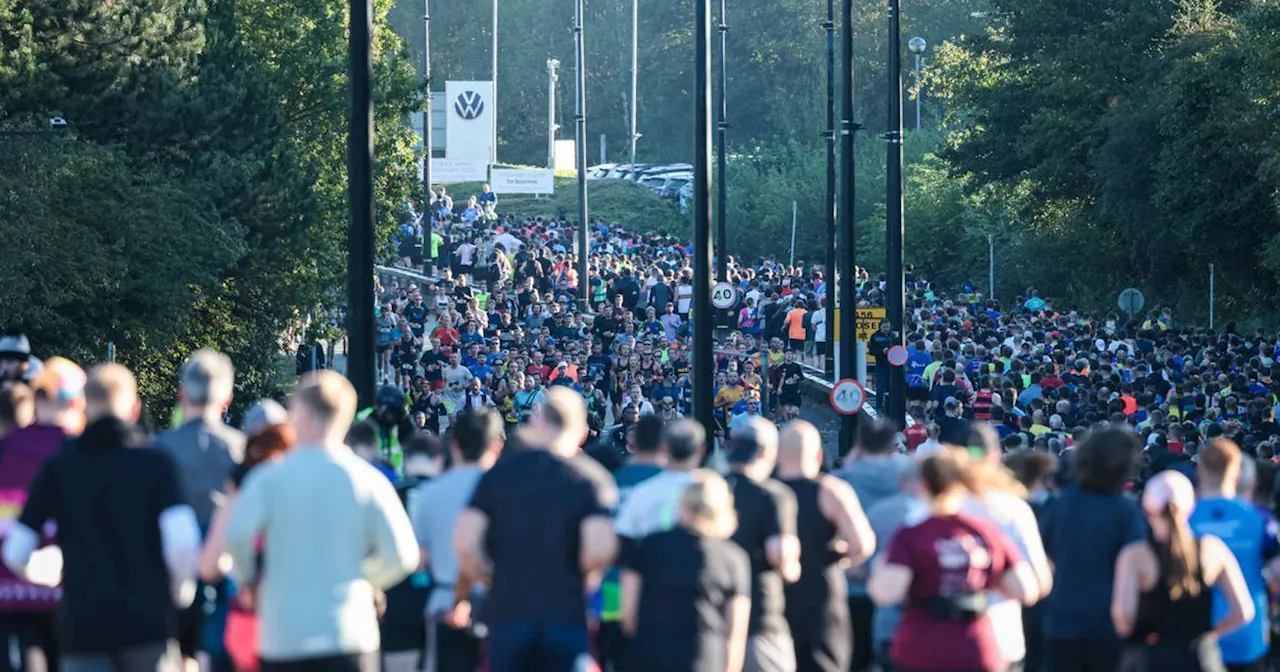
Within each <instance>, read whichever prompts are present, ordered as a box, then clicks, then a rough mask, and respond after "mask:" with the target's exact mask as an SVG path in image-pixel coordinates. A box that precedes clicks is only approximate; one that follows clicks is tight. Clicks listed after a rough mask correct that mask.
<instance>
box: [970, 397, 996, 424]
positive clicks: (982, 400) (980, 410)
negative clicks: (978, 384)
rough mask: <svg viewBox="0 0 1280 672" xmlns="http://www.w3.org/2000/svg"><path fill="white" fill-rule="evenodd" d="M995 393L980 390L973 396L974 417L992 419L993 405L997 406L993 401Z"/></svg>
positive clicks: (985, 419) (982, 419) (984, 419)
mask: <svg viewBox="0 0 1280 672" xmlns="http://www.w3.org/2000/svg"><path fill="white" fill-rule="evenodd" d="M992 396H993V394H992V393H991V392H978V393H977V394H975V395H974V396H973V419H974V420H981V421H983V422H986V421H987V420H990V419H991V407H992V406H995V404H994V403H993V402H992Z"/></svg>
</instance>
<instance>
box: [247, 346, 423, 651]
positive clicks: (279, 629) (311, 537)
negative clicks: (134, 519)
mask: <svg viewBox="0 0 1280 672" xmlns="http://www.w3.org/2000/svg"><path fill="white" fill-rule="evenodd" d="M355 411H356V394H355V390H354V389H352V387H351V384H350V383H348V382H347V381H346V379H344V378H342V377H341V376H339V375H338V374H336V373H333V372H332V371H319V372H316V373H314V374H310V375H308V376H307V377H306V378H304V379H303V380H302V382H300V383H299V385H298V387H297V388H296V389H295V390H294V394H293V401H292V403H291V404H290V409H289V413H290V419H291V421H292V424H293V427H294V431H295V432H296V434H297V447H296V448H294V449H293V450H291V451H290V452H289V453H288V455H287V456H286V457H285V459H284V460H282V461H280V462H279V463H276V464H269V465H260V466H259V467H258V468H257V469H255V473H254V474H253V477H252V478H249V479H247V480H246V481H245V484H244V488H243V489H242V490H241V492H240V495H239V497H238V498H237V501H236V505H235V508H234V510H233V511H232V513H231V518H230V520H229V521H228V523H227V550H228V552H229V553H230V554H231V558H232V560H233V566H234V567H235V571H236V573H237V576H238V577H239V578H240V581H241V583H242V586H243V587H245V589H246V590H253V591H254V593H255V596H258V597H259V598H260V599H258V600H256V602H257V604H258V607H259V613H260V614H261V623H262V631H261V645H260V646H261V655H262V669H263V672H281V671H294V670H303V669H305V670H335V671H338V670H341V671H347V670H364V671H368V670H377V669H379V659H378V658H379V656H378V648H379V638H378V622H377V614H376V611H375V605H374V599H375V591H378V590H383V589H386V588H388V587H390V586H393V585H395V584H396V583H398V582H399V581H400V580H401V579H403V578H405V577H406V576H408V575H409V573H410V572H412V571H413V570H415V569H417V568H418V566H419V564H420V562H419V560H420V553H419V551H418V545H417V543H416V542H415V541H414V538H413V529H412V527H411V525H410V524H409V518H408V516H407V515H405V513H404V509H403V507H402V506H401V505H400V502H399V501H398V500H397V498H396V493H395V488H393V487H392V485H391V483H390V482H389V481H388V480H387V479H386V478H385V477H383V476H382V475H381V474H380V473H378V471H377V470H376V469H374V468H373V467H371V466H370V465H368V464H367V463H365V462H363V461H361V460H360V459H359V458H357V457H356V456H355V455H354V454H352V452H351V450H350V449H348V448H347V447H346V446H345V445H343V443H342V441H343V438H344V437H345V436H346V433H347V430H348V428H349V427H350V423H351V418H352V417H354V416H355ZM259 539H261V540H262V543H261V547H259ZM259 552H261V554H262V557H263V562H262V566H261V568H260V569H259V567H258V566H257V562H256V558H257V557H259ZM259 581H261V584H262V585H261V586H259V585H258V584H259Z"/></svg>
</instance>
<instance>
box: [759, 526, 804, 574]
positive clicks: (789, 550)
mask: <svg viewBox="0 0 1280 672" xmlns="http://www.w3.org/2000/svg"><path fill="white" fill-rule="evenodd" d="M764 556H765V559H766V560H768V561H769V564H770V565H772V566H773V568H774V569H776V570H778V573H779V574H781V575H782V580H783V581H786V582H787V583H795V582H796V581H799V580H800V540H799V539H798V538H796V535H794V534H779V535H775V536H772V537H769V538H768V539H766V540H765V542H764Z"/></svg>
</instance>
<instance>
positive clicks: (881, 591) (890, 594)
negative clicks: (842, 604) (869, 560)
mask: <svg viewBox="0 0 1280 672" xmlns="http://www.w3.org/2000/svg"><path fill="white" fill-rule="evenodd" d="M885 558H886V556H883V555H881V556H880V557H879V558H876V561H875V563H874V568H873V569H872V570H871V577H870V578H868V579H867V596H868V597H870V598H871V601H872V602H875V603H876V605H878V606H881V607H889V606H893V605H895V604H898V603H900V602H902V600H904V599H906V597H907V591H908V590H909V589H910V588H911V581H912V579H913V578H914V576H915V574H914V573H913V572H912V571H911V568H910V567H907V566H906V565H891V564H889V562H888V561H887V560H886V559H885Z"/></svg>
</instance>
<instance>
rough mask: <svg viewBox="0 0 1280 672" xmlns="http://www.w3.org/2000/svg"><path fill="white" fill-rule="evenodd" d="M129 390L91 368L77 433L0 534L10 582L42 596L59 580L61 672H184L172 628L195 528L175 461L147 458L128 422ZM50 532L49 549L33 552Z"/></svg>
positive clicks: (196, 547) (124, 373) (123, 374)
mask: <svg viewBox="0 0 1280 672" xmlns="http://www.w3.org/2000/svg"><path fill="white" fill-rule="evenodd" d="M137 390H138V387H137V383H136V382H135V380H134V377H133V374H132V373H130V372H129V370H128V369H125V368H124V367H122V366H120V365H118V364H103V365H101V366H98V367H97V368H95V369H94V370H93V372H92V373H91V374H90V375H89V378H88V382H87V384H86V385H85V388H84V399H85V403H84V410H85V420H86V422H87V424H86V425H85V428H84V431H83V432H82V433H81V434H80V436H79V437H76V438H74V439H71V442H70V444H69V445H68V446H67V449H65V450H63V451H61V452H59V453H58V454H57V455H56V456H54V457H53V458H51V459H50V460H49V461H48V462H46V463H45V465H44V467H43V468H42V469H41V470H40V473H39V475H37V476H36V479H35V481H34V482H33V483H32V484H31V489H30V491H29V493H28V497H27V501H26V505H25V506H24V508H23V509H22V515H21V516H20V517H19V518H18V521H17V522H16V523H15V524H14V525H13V526H12V527H10V529H9V532H8V534H7V535H6V536H5V542H4V549H3V558H4V563H5V565H7V566H8V567H9V569H10V570H11V571H13V572H14V574H15V575H17V576H18V577H21V578H25V579H26V580H28V581H30V582H31V583H35V584H38V585H47V586H52V585H57V582H58V579H59V578H61V579H62V602H61V604H60V606H59V620H58V625H59V630H58V644H59V647H60V649H61V652H60V666H61V669H63V670H68V671H75V670H102V669H114V670H123V671H127V672H134V671H136V672H141V671H143V670H148V671H150V670H165V671H168V672H176V671H177V670H179V669H180V668H181V667H182V659H181V652H180V651H179V650H178V646H177V642H176V640H175V638H176V637H177V635H178V632H177V630H176V628H175V626H174V624H175V622H176V620H177V615H178V610H179V609H182V608H185V607H187V606H189V605H190V604H191V600H192V598H193V597H194V594H195V571H196V563H197V558H198V555H199V553H200V529H199V527H198V525H197V523H196V516H195V512H194V511H193V510H192V509H191V506H190V505H189V504H188V503H187V502H186V501H184V499H183V497H182V493H181V483H180V482H179V476H178V468H177V466H176V465H175V464H174V463H173V459H172V458H170V457H169V456H168V454H167V453H166V452H163V451H159V450H154V449H149V448H147V447H146V445H147V439H146V436H145V434H143V432H142V431H141V430H140V429H138V427H137V426H136V425H135V424H134V423H135V422H136V420H137V418H138V413H139V411H140V410H141V408H142V406H141V403H140V402H139V400H138V393H137ZM122 483H128V484H129V487H127V488H122V487H119V485H120V484H122ZM51 523H52V524H54V525H56V526H57V531H58V532H57V534H58V546H57V547H50V548H44V549H40V550H39V551H37V550H36V549H37V547H38V546H39V543H40V532H39V531H43V530H46V529H50V528H47V527H46V525H49V524H51ZM52 548H57V549H60V551H61V552H58V551H54V550H51V549H52ZM103 558H111V559H112V561H111V562H109V563H107V562H103V561H102V559H103ZM126 604H127V605H129V608H128V609H122V608H121V607H120V605H126ZM103 614H109V615H110V617H109V618H105V619H104V618H103Z"/></svg>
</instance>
